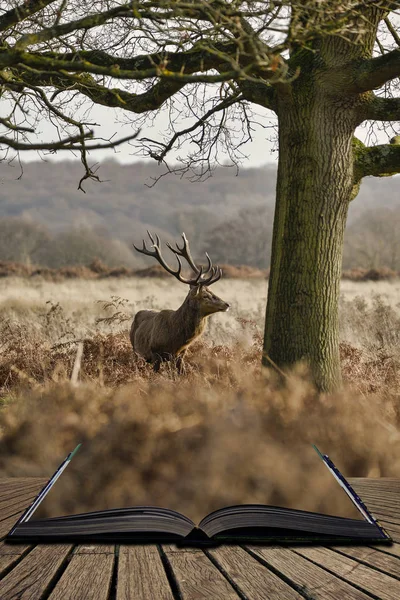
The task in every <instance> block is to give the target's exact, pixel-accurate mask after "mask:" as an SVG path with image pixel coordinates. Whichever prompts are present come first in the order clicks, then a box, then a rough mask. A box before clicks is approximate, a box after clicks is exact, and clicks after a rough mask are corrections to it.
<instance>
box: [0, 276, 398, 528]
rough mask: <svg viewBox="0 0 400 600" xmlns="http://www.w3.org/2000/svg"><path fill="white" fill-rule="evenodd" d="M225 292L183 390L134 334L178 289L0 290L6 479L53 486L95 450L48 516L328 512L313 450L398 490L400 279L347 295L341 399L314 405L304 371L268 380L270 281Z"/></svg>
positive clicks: (133, 281) (351, 288) (80, 286)
mask: <svg viewBox="0 0 400 600" xmlns="http://www.w3.org/2000/svg"><path fill="white" fill-rule="evenodd" d="M213 289H214V291H215V293H216V294H218V295H219V296H221V297H222V298H223V299H224V300H227V301H228V302H229V303H230V304H231V307H232V308H231V310H230V311H229V312H228V313H221V314H219V315H214V316H213V317H211V318H210V320H209V323H208V327H207V332H206V334H205V335H204V337H203V338H202V341H201V342H198V343H197V344H196V345H195V346H194V347H193V349H192V350H191V352H190V354H189V355H188V359H187V370H186V374H185V375H184V376H178V374H177V373H176V371H175V370H174V369H173V368H171V367H169V366H168V365H166V366H163V367H162V369H161V371H160V373H158V374H155V373H153V372H152V370H151V368H150V367H149V365H147V364H145V363H144V361H143V360H141V359H139V358H137V357H136V358H135V357H134V356H133V353H132V349H131V346H130V342H129V339H128V335H127V332H128V329H129V326H130V322H131V319H132V316H133V314H134V313H135V312H136V311H137V310H140V309H142V308H154V309H160V308H177V307H178V306H179V304H180V303H181V301H182V300H183V298H184V296H185V292H186V290H185V287H184V286H182V285H180V284H179V283H178V282H175V281H174V280H169V279H143V278H127V279H118V278H116V279H112V278H108V279H99V280H82V279H75V280H65V281H62V282H59V283H54V282H49V281H43V280H41V279H40V278H29V279H21V278H17V277H7V278H2V279H0V398H1V400H0V401H1V405H2V408H1V409H0V476H4V475H25V474H31V475H43V474H48V473H51V472H52V471H53V470H54V468H55V467H56V466H57V464H58V463H59V462H60V459H61V458H62V457H63V456H64V455H65V454H66V453H67V452H68V451H69V450H70V449H71V448H73V447H74V445H75V444H76V443H78V442H83V443H84V451H82V452H81V456H80V457H79V459H78V457H77V459H76V467H74V465H72V466H71V467H70V474H68V472H67V473H66V474H65V475H63V477H62V478H61V480H60V482H59V483H58V484H57V486H56V488H57V489H56V490H54V493H53V492H52V493H51V495H50V496H49V502H48V504H47V507H48V508H47V510H48V511H50V512H51V514H53V513H57V512H59V511H62V512H68V511H72V510H73V511H76V510H85V509H90V508H92V507H95V506H97V507H99V506H101V507H107V506H118V505H119V506H124V505H129V504H141V503H151V504H159V505H163V506H170V507H172V508H176V509H178V510H183V511H184V512H186V514H188V515H189V516H192V517H193V518H197V517H202V516H204V514H205V513H206V512H208V510H211V509H213V508H215V507H218V506H221V505H224V504H232V503H237V502H269V503H271V504H285V503H286V504H292V503H293V504H294V505H300V504H301V505H302V506H304V507H307V508H308V509H310V510H314V509H315V510H317V509H329V508H331V506H330V504H331V503H332V499H331V497H330V489H331V488H330V486H329V485H328V484H327V485H325V484H324V485H321V480H320V479H319V476H318V477H317V476H316V473H317V467H316V465H317V459H316V458H315V457H314V456H313V454H312V453H311V454H310V451H309V449H310V445H311V444H312V443H315V444H317V445H318V446H319V447H321V449H322V450H323V451H324V452H326V453H328V454H330V455H331V456H332V458H333V459H334V460H335V462H336V463H337V464H338V466H340V467H341V468H342V469H343V472H344V473H345V474H346V475H348V476H397V477H399V476H400V281H399V280H393V281H390V282H389V281H388V282H364V283H355V282H351V281H342V301H341V313H340V324H341V356H342V364H343V373H344V377H345V388H344V390H343V391H342V392H340V393H337V394H334V395H319V394H317V393H316V391H315V390H314V389H313V387H312V385H311V384H310V383H309V380H308V376H307V372H306V368H305V366H304V365H299V366H298V368H297V369H295V370H294V371H293V372H291V373H287V374H286V377H285V379H284V381H283V382H282V381H281V380H280V379H278V377H277V375H276V374H274V373H272V372H266V371H265V370H264V369H261V368H260V357H261V345H262V331H263V321H264V309H265V301H266V294H267V282H266V281H265V280H263V279H259V280H257V279H248V280H245V279H244V280H239V279H231V280H225V281H224V280H222V281H221V282H218V283H217V284H215V286H214V287H213ZM79 340H82V341H83V343H84V352H83V359H82V364H81V371H80V380H79V385H77V386H73V385H71V383H70V377H71V372H72V367H73V363H74V360H75V356H76V348H77V341H79ZM78 456H79V455H78ZM333 485H336V484H335V482H333ZM48 514H50V513H48Z"/></svg>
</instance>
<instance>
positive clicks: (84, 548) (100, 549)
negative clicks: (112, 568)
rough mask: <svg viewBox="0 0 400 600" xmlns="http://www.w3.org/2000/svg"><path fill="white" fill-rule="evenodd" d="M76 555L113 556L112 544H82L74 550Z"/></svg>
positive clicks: (113, 547)
mask: <svg viewBox="0 0 400 600" xmlns="http://www.w3.org/2000/svg"><path fill="white" fill-rule="evenodd" d="M76 554H112V555H113V556H114V554H115V546H114V544H82V545H80V546H77V547H76V548H75V550H74V556H75V555H76Z"/></svg>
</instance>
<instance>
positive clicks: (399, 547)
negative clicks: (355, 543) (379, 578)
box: [370, 544, 400, 556]
mask: <svg viewBox="0 0 400 600" xmlns="http://www.w3.org/2000/svg"><path fill="white" fill-rule="evenodd" d="M370 547H371V548H373V549H374V550H377V551H378V552H382V553H386V554H393V556H400V544H392V545H391V546H380V545H379V544H377V545H376V546H374V545H372V546H370Z"/></svg>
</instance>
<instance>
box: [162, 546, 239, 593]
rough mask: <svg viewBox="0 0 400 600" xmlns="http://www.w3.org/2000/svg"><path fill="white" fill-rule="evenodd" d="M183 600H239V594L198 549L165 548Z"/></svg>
mask: <svg viewBox="0 0 400 600" xmlns="http://www.w3.org/2000/svg"><path fill="white" fill-rule="evenodd" d="M163 550H164V552H165V556H166V557H167V559H168V562H169V564H170V566H171V568H172V571H173V574H174V577H175V580H176V582H177V584H178V587H179V590H180V592H181V595H182V598H183V600H206V599H207V600H210V599H211V598H223V599H224V600H238V597H239V596H238V594H237V593H236V592H235V590H234V589H233V587H232V586H231V585H230V583H228V581H227V580H226V579H225V577H224V576H223V575H222V573H221V572H220V571H219V570H218V569H217V568H216V567H215V566H214V565H213V563H212V562H211V560H210V559H209V558H208V557H207V556H206V555H205V554H204V552H203V551H202V550H200V549H198V548H177V547H171V546H164V545H163Z"/></svg>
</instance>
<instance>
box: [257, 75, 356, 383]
mask: <svg viewBox="0 0 400 600" xmlns="http://www.w3.org/2000/svg"><path fill="white" fill-rule="evenodd" d="M348 108H349V107H348V106H346V107H342V106H341V103H340V102H339V101H336V100H335V99H334V98H333V97H332V96H330V95H328V94H325V93H324V91H323V89H322V88H321V86H319V85H318V82H315V81H312V80H311V81H310V80H308V82H307V85H301V84H300V85H298V86H297V87H296V86H294V90H293V93H292V94H290V95H287V96H286V97H282V98H280V99H279V107H278V119H279V166H278V181H277V197H276V208H275V219H274V232H273V242H272V258H271V275H270V281H269V291H268V303H267V311H266V327H265V338H264V356H263V364H264V365H269V364H270V361H269V360H268V358H267V356H268V357H269V358H270V359H272V361H273V362H274V363H276V364H277V365H278V366H279V367H281V368H282V367H286V366H290V365H293V364H294V363H296V362H298V361H301V360H303V361H304V360H305V361H306V362H308V363H309V365H310V366H311V369H312V374H313V377H314V380H315V383H316V385H317V386H318V388H319V389H320V390H321V391H331V390H334V389H337V388H338V387H340V385H341V368H340V360H339V336H338V302H339V285H340V278H341V267H342V250H343V236H344V229H345V224H346V217H347V210H348V205H349V202H350V199H351V197H352V192H353V185H354V180H353V160H352V137H353V134H354V130H355V122H354V120H353V118H352V111H351V110H350V111H349V110H348Z"/></svg>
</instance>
